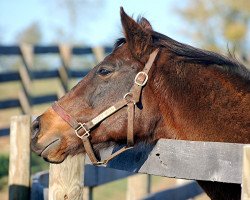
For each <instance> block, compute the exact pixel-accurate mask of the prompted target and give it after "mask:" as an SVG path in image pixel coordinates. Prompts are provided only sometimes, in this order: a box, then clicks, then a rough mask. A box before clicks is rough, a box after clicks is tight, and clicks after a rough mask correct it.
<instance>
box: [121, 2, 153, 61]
mask: <svg viewBox="0 0 250 200" xmlns="http://www.w3.org/2000/svg"><path fill="white" fill-rule="evenodd" d="M120 14H121V22H122V27H123V31H124V35H125V38H126V42H127V44H128V47H129V49H130V51H131V53H132V55H133V56H135V57H136V58H138V59H141V58H142V57H143V56H144V55H147V54H149V53H151V48H150V47H151V46H152V41H153V39H152V37H151V34H150V32H149V30H152V27H151V25H150V23H149V22H148V20H146V19H145V18H141V20H140V22H139V24H138V23H137V22H135V21H134V20H133V19H132V18H131V17H129V16H128V15H127V14H126V13H125V12H124V10H123V8H122V7H121V10H120Z"/></svg>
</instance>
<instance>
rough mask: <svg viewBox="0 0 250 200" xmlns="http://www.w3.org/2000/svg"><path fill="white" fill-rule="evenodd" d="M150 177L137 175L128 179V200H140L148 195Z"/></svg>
mask: <svg viewBox="0 0 250 200" xmlns="http://www.w3.org/2000/svg"><path fill="white" fill-rule="evenodd" d="M148 176H149V175H147V174H137V175H134V176H131V177H128V183H127V198H126V199H127V200H139V199H142V198H143V197H145V196H146V195H148V193H149V187H148V185H149V184H150V183H149V181H150V179H149V177H148Z"/></svg>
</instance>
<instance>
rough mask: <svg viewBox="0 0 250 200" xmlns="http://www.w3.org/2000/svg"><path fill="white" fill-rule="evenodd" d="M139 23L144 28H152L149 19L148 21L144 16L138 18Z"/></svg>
mask: <svg viewBox="0 0 250 200" xmlns="http://www.w3.org/2000/svg"><path fill="white" fill-rule="evenodd" d="M139 24H140V25H141V26H142V27H143V28H144V29H147V30H151V31H152V30H153V28H152V26H151V24H150V23H149V21H148V20H147V19H146V18H144V17H142V18H140V20H139Z"/></svg>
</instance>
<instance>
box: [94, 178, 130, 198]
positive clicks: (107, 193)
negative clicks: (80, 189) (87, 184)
mask: <svg viewBox="0 0 250 200" xmlns="http://www.w3.org/2000/svg"><path fill="white" fill-rule="evenodd" d="M126 189H127V179H121V180H118V181H114V182H111V183H108V184H105V185H102V186H99V187H95V188H94V191H93V192H94V200H117V199H119V200H125V199H126Z"/></svg>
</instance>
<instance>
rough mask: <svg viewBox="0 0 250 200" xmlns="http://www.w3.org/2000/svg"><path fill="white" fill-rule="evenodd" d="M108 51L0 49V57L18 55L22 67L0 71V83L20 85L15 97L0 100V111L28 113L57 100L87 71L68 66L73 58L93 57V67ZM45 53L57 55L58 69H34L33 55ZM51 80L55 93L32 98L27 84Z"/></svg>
mask: <svg viewBox="0 0 250 200" xmlns="http://www.w3.org/2000/svg"><path fill="white" fill-rule="evenodd" d="M111 51H112V48H111V47H93V48H91V47H72V46H67V45H55V46H31V45H28V44H22V45H20V46H0V56H20V58H21V60H22V64H21V65H20V67H19V69H18V71H8V72H0V84H1V83H6V82H13V81H18V82H19V83H20V85H21V88H20V91H19V92H18V98H12V99H2V100H0V110H1V109H8V108H15V107H20V108H21V111H22V113H23V114H32V113H31V108H32V106H35V105H38V104H42V103H50V102H53V101H55V100H57V99H58V98H59V97H61V96H62V95H63V94H65V92H67V91H68V90H69V89H70V87H69V80H70V79H75V78H82V77H83V76H85V75H86V74H87V73H88V71H89V69H83V68H82V69H72V68H71V67H70V65H71V60H72V57H73V56H86V55H93V56H94V58H95V63H93V65H94V64H96V63H98V62H100V61H101V60H102V59H103V58H104V56H105V55H106V54H108V53H110V52H111ZM45 54H55V55H58V56H59V60H60V66H61V67H59V68H57V69H53V68H52V67H53V66H51V69H50V70H34V67H33V66H34V58H35V56H36V55H45ZM89 67H93V66H89ZM51 78H57V79H58V80H59V83H60V84H59V88H58V90H57V92H56V93H55V94H44V95H39V96H34V95H32V92H31V85H32V84H33V83H34V81H36V80H41V79H51ZM6 89H8V88H6ZM33 114H34V113H33ZM8 133H9V129H8V127H6V128H4V129H2V130H0V135H6V134H8Z"/></svg>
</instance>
